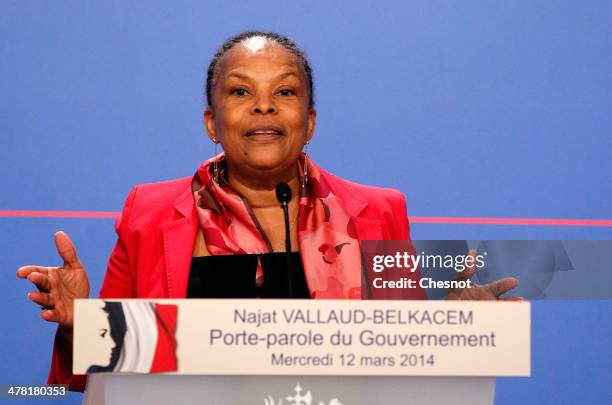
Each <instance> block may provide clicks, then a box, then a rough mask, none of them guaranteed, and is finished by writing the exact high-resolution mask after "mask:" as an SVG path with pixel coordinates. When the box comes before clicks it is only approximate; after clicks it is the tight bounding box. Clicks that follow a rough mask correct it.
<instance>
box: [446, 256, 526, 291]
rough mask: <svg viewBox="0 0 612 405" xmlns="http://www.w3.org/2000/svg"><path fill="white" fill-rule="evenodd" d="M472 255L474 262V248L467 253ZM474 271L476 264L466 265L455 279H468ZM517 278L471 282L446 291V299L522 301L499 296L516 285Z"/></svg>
mask: <svg viewBox="0 0 612 405" xmlns="http://www.w3.org/2000/svg"><path fill="white" fill-rule="evenodd" d="M468 254H469V255H470V256H472V257H473V260H472V263H475V262H476V250H470V251H469V253H468ZM475 272H476V265H475V264H472V265H471V266H468V267H467V268H466V269H465V270H464V271H462V272H461V273H459V274H458V275H457V276H456V277H455V281H462V280H468V279H470V278H471V277H472V276H473V275H474V273H475ZM518 283H519V282H518V280H517V279H515V278H511V277H507V278H502V279H501V280H497V281H494V282H492V283H490V284H485V285H479V284H475V283H474V284H472V286H471V287H466V288H451V289H449V290H448V291H447V293H446V299H447V300H465V301H494V300H498V301H524V299H523V298H522V297H516V296H514V297H506V298H500V295H502V294H505V293H507V292H508V291H510V290H512V289H513V288H514V287H516V286H517V285H518Z"/></svg>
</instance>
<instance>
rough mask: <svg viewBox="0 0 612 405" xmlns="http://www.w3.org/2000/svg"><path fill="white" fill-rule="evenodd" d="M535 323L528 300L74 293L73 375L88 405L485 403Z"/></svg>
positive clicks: (516, 367)
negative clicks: (82, 377) (87, 296)
mask: <svg viewBox="0 0 612 405" xmlns="http://www.w3.org/2000/svg"><path fill="white" fill-rule="evenodd" d="M530 329H531V323H530V306H529V303H526V302H523V303H501V302H458V301H454V302H440V301H430V302H423V301H350V300H346V301H338V300H310V301H307V300H155V303H153V302H152V301H149V300H123V301H113V300H106V301H102V300H78V301H77V305H76V307H75V332H74V333H75V334H74V362H73V373H74V374H85V373H89V379H88V385H87V388H86V394H85V403H86V404H108V405H116V404H215V405H217V404H218V405H223V404H231V405H240V404H263V405H342V404H344V405H347V404H353V405H357V404H368V405H370V404H384V405H387V404H389V405H391V404H453V405H459V404H466V405H468V404H469V405H475V404H483V405H489V404H492V403H493V399H494V391H495V378H496V377H497V376H529V375H530V372H531V364H530V363H531V361H530ZM101 330H102V331H104V332H103V333H100V331H101Z"/></svg>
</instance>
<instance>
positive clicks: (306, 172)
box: [302, 141, 310, 189]
mask: <svg viewBox="0 0 612 405" xmlns="http://www.w3.org/2000/svg"><path fill="white" fill-rule="evenodd" d="M309 143H310V141H307V142H306V146H304V173H303V174H302V189H304V188H305V187H306V183H308V144H309Z"/></svg>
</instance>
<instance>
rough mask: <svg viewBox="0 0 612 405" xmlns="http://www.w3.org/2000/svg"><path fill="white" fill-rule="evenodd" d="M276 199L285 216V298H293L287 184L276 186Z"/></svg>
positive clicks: (289, 193)
mask: <svg viewBox="0 0 612 405" xmlns="http://www.w3.org/2000/svg"><path fill="white" fill-rule="evenodd" d="M276 199H277V200H278V202H279V203H280V206H281V208H282V209H283V213H284V214H285V265H286V267H287V293H288V294H287V298H291V297H293V273H292V271H291V225H290V223H289V201H291V188H290V187H289V184H287V183H283V182H281V183H278V184H277V185H276Z"/></svg>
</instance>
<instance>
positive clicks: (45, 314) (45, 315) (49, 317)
mask: <svg viewBox="0 0 612 405" xmlns="http://www.w3.org/2000/svg"><path fill="white" fill-rule="evenodd" d="M40 317H41V318H42V319H44V320H45V321H47V322H59V320H58V318H57V314H56V312H55V311H54V310H52V309H46V310H44V311H42V312H41V313H40Z"/></svg>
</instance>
